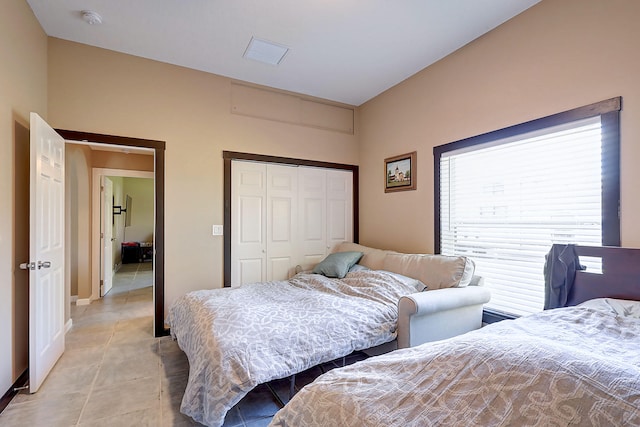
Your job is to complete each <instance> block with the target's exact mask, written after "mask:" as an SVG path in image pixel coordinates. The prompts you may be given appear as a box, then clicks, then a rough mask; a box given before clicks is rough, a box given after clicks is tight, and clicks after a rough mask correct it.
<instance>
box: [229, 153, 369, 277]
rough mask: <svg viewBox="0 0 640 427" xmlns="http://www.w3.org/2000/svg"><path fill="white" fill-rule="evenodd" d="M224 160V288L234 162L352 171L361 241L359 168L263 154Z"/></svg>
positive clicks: (355, 220)
mask: <svg viewBox="0 0 640 427" xmlns="http://www.w3.org/2000/svg"><path fill="white" fill-rule="evenodd" d="M222 158H223V159H224V225H223V229H224V230H225V232H224V236H223V237H224V273H223V274H224V278H223V286H224V287H230V286H231V227H232V225H233V224H232V222H231V164H232V161H233V160H249V161H254V162H264V163H279V164H283V165H294V166H312V167H317V168H325V169H341V170H348V171H351V172H352V174H353V241H354V242H355V243H358V242H359V241H360V225H359V222H358V218H359V217H360V208H359V204H358V201H359V199H360V197H359V187H358V181H359V168H358V166H357V165H349V164H344V163H331V162H320V161H317V160H305V159H296V158H291V157H277V156H266V155H263V154H253V153H241V152H237V151H223V152H222Z"/></svg>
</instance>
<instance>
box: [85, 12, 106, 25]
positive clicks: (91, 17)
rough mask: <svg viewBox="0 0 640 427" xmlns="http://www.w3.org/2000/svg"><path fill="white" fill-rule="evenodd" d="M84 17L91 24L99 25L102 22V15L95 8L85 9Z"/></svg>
mask: <svg viewBox="0 0 640 427" xmlns="http://www.w3.org/2000/svg"><path fill="white" fill-rule="evenodd" d="M81 13H82V19H84V21H85V22H86V23H87V24H89V25H99V24H102V16H100V15H99V14H98V13H97V12H94V11H93V10H83V11H82V12H81Z"/></svg>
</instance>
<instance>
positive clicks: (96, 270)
mask: <svg viewBox="0 0 640 427" xmlns="http://www.w3.org/2000/svg"><path fill="white" fill-rule="evenodd" d="M101 176H122V177H127V178H152V179H155V173H154V172H148V171H140V170H127V169H109V168H92V180H91V216H92V220H91V253H93V254H95V255H94V256H92V257H91V300H97V299H100V253H101V252H100V177H101ZM154 197H155V194H154ZM154 227H155V224H154ZM154 230H155V228H154Z"/></svg>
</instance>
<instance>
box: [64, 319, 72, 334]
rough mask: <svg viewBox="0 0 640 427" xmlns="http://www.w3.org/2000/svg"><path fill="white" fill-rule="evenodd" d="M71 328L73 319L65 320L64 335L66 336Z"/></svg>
mask: <svg viewBox="0 0 640 427" xmlns="http://www.w3.org/2000/svg"><path fill="white" fill-rule="evenodd" d="M72 326H73V319H72V318H69V320H67V323H65V324H64V333H65V334H66V333H67V332H69V331H70V330H71V327H72Z"/></svg>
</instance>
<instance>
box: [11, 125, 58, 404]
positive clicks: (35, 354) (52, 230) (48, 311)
mask: <svg viewBox="0 0 640 427" xmlns="http://www.w3.org/2000/svg"><path fill="white" fill-rule="evenodd" d="M30 121H31V137H30V139H31V168H30V174H31V183H30V186H31V189H30V206H29V210H30V212H29V224H30V225H29V233H30V235H29V258H30V262H29V263H28V264H27V265H21V267H27V268H29V270H30V271H29V391H30V392H31V393H35V392H36V391H38V389H39V388H40V386H41V385H42V383H43V382H44V380H45V378H46V377H47V375H48V374H49V372H50V371H51V368H53V365H55V363H56V361H57V360H58V359H59V358H60V356H61V355H62V353H63V352H64V333H65V330H64V205H65V204H64V161H65V159H64V139H62V137H61V136H60V135H58V134H57V133H56V132H55V131H54V130H53V129H52V128H51V127H50V126H49V125H48V124H47V123H46V122H45V121H44V120H42V118H41V117H40V116H38V115H37V114H36V113H31V118H30Z"/></svg>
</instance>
